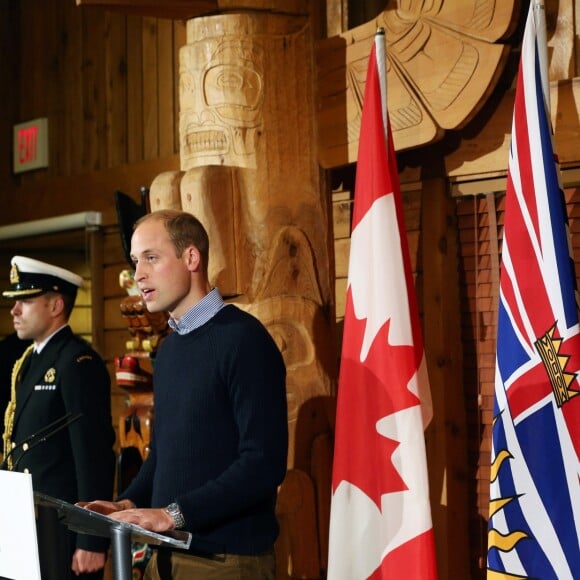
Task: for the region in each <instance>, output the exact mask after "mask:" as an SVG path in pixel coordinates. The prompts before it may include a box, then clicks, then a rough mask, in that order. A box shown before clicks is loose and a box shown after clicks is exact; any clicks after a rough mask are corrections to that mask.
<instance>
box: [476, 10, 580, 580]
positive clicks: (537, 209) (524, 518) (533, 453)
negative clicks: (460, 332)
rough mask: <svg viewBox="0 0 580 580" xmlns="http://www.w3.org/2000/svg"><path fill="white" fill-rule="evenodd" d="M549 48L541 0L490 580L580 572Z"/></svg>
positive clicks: (573, 337)
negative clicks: (544, 64) (542, 35)
mask: <svg viewBox="0 0 580 580" xmlns="http://www.w3.org/2000/svg"><path fill="white" fill-rule="evenodd" d="M541 49H542V47H541V46H539V45H538V32H537V28H536V24H535V21H534V2H532V3H531V5H530V10H529V14H528V18H527V23H526V30H525V33H524V39H523V44H522V54H521V61H520V70H519V75H518V81H517V86H516V96H515V105H514V116H513V124H512V138H511V139H512V140H511V146H510V154H509V169H508V180H507V189H506V202H505V216H504V237H503V247H502V266H501V276H500V297H499V308H498V334H497V353H496V376H495V406H494V424H493V436H492V454H491V475H490V480H491V484H490V518H489V531H488V558H487V568H488V572H487V577H488V580H491V579H495V578H541V579H543V580H544V579H551V578H554V579H558V580H564V579H567V578H569V579H572V578H580V547H579V524H580V484H579V469H578V467H579V466H578V451H579V447H580V437H579V432H580V397H578V396H577V395H578V392H579V385H578V376H577V375H578V373H579V369H580V334H579V331H580V329H579V321H578V300H577V297H578V296H577V289H576V277H575V272H574V262H573V258H572V255H571V246H570V236H569V231H568V221H567V214H566V206H565V199H564V192H563V189H562V185H561V181H560V172H559V164H558V159H557V156H556V155H555V153H554V147H553V139H552V138H553V135H552V127H551V122H550V116H549V113H548V108H547V105H546V100H545V98H544V93H543V90H542V83H541V72H542V71H541V65H540V58H539V54H540V51H541Z"/></svg>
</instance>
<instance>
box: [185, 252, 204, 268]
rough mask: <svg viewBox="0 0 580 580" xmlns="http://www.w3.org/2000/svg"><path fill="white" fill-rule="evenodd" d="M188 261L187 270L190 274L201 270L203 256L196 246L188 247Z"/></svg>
mask: <svg viewBox="0 0 580 580" xmlns="http://www.w3.org/2000/svg"><path fill="white" fill-rule="evenodd" d="M184 253H185V257H186V259H187V268H188V270H189V271H190V272H197V270H199V269H200V268H201V254H200V252H199V250H198V249H197V248H196V247H195V246H187V248H185V250H184Z"/></svg>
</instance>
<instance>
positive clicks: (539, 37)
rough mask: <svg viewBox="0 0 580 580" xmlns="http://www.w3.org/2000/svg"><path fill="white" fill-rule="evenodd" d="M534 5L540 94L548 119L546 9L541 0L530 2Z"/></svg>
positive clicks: (549, 110) (548, 84)
mask: <svg viewBox="0 0 580 580" xmlns="http://www.w3.org/2000/svg"><path fill="white" fill-rule="evenodd" d="M532 1H533V3H534V23H535V27H536V50H537V51H538V61H539V63H540V78H541V81H542V92H543V93H544V101H545V103H546V111H547V113H548V118H549V116H550V112H551V107H550V79H549V77H548V41H547V34H546V8H545V6H544V2H543V0H532Z"/></svg>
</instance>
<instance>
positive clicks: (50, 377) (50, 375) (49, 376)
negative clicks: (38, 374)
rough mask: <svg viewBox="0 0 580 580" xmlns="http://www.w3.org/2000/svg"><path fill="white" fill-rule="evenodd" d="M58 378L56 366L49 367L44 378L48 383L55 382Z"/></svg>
mask: <svg viewBox="0 0 580 580" xmlns="http://www.w3.org/2000/svg"><path fill="white" fill-rule="evenodd" d="M55 379H56V369H55V368H54V367H52V368H50V369H48V370H47V371H46V373H44V380H45V382H47V383H54V380H55Z"/></svg>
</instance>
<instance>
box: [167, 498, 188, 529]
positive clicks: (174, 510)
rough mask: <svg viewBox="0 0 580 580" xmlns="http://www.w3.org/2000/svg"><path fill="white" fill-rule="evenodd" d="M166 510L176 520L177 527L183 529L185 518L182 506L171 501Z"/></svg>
mask: <svg viewBox="0 0 580 580" xmlns="http://www.w3.org/2000/svg"><path fill="white" fill-rule="evenodd" d="M165 511H166V512H167V513H168V514H169V515H170V516H171V517H172V518H173V521H174V522H175V529H176V530H181V529H183V528H185V519H184V517H183V514H182V513H181V508H180V507H179V505H178V504H176V503H170V504H169V505H168V506H167V507H166V508H165Z"/></svg>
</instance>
